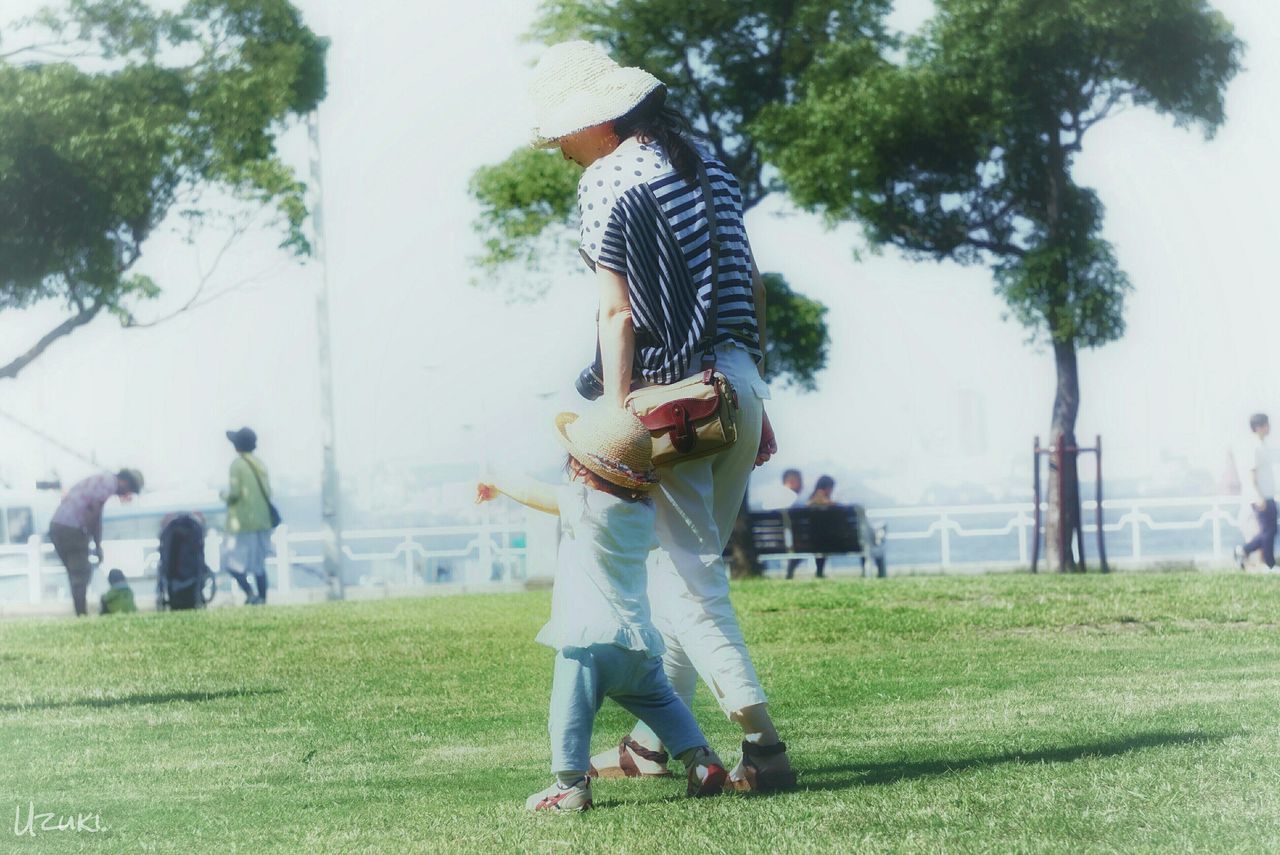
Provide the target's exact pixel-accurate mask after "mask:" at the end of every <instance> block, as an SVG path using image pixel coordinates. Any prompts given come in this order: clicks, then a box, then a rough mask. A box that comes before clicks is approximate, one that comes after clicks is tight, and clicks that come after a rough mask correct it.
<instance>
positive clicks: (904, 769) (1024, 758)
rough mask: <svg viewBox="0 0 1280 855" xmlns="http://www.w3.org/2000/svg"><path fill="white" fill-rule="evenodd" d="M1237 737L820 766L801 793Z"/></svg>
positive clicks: (1172, 736)
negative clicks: (1009, 764) (1012, 764)
mask: <svg viewBox="0 0 1280 855" xmlns="http://www.w3.org/2000/svg"><path fill="white" fill-rule="evenodd" d="M1231 735H1232V734H1217V733H1170V732H1165V731H1155V732H1151V733H1136V734H1133V735H1131V736H1126V737H1123V738H1117V739H1107V740H1102V741H1099V742H1089V743H1085V744H1083V745H1068V746H1064V747H1062V748H1043V749H1040V750H1038V751H1010V752H1007V753H1005V754H992V755H988V756H984V757H961V758H954V759H949V758H939V759H936V760H918V761H895V762H889V763H847V764H841V765H837V766H817V767H812V768H809V769H801V770H800V786H799V788H800V789H802V790H844V789H849V788H850V787H864V786H877V785H881V784H893V783H897V782H898V781H911V780H916V779H919V778H931V777H936V776H939V775H946V774H948V773H951V772H967V771H971V770H974V769H986V768H989V767H991V766H1000V765H1004V764H1006V763H1026V764H1034V763H1071V762H1074V761H1076V760H1085V759H1088V758H1095V757H1116V756H1119V755H1121V754H1128V753H1129V752H1131V751H1141V750H1143V749H1146V748H1164V747H1167V746H1172V745H1197V744H1204V743H1209V742H1221V741H1222V740H1223V739H1226V738H1227V737H1228V736H1231Z"/></svg>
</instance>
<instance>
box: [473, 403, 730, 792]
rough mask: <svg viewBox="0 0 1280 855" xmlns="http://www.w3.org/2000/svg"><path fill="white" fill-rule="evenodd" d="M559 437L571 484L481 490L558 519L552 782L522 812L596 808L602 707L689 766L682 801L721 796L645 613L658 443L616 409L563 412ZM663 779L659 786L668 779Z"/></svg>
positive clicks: (522, 483)
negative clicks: (595, 752)
mask: <svg viewBox="0 0 1280 855" xmlns="http://www.w3.org/2000/svg"><path fill="white" fill-rule="evenodd" d="M556 427H557V428H558V429H559V439H560V442H561V443H562V444H563V445H564V446H565V447H566V448H567V449H568V451H569V460H568V464H567V466H566V469H567V471H568V473H569V483H568V484H565V485H563V486H560V487H558V488H555V487H551V486H550V485H547V484H543V483H541V482H538V481H534V480H532V479H529V478H518V477H507V478H502V479H501V480H498V481H490V482H482V483H480V484H478V485H477V486H476V502H487V501H490V500H491V499H494V498H496V497H497V495H498V493H505V494H506V495H507V496H509V497H510V498H512V499H515V500H516V501H517V502H519V503H520V504H522V505H525V506H527V507H530V508H533V509H534V510H538V511H544V512H546V513H549V514H556V515H558V516H559V517H560V552H559V556H558V560H557V564H556V578H555V587H554V589H553V591H552V594H551V620H550V621H548V622H547V624H546V626H544V627H543V628H542V630H541V632H539V633H538V638H537V640H538V641H539V642H540V643H542V644H545V645H547V646H548V647H551V648H553V649H554V650H555V651H556V659H555V668H554V671H553V676H552V686H551V722H550V727H549V730H550V732H551V770H552V771H553V772H554V773H555V776H556V780H555V781H554V782H553V783H552V784H551V786H549V787H547V788H546V789H545V790H542V791H540V792H537V793H534V794H533V795H532V796H530V797H529V799H528V800H527V801H526V802H525V807H527V808H528V809H529V810H534V811H557V812H563V811H581V810H587V809H588V808H590V807H592V799H591V778H592V777H595V776H596V774H597V773H596V770H595V768H594V767H593V766H592V765H591V761H590V754H591V751H590V749H591V730H592V724H593V722H594V720H595V717H596V713H597V712H599V710H600V706H601V705H602V704H603V703H604V699H605V698H606V697H609V698H613V699H614V700H615V701H617V702H618V704H619V705H620V706H622V707H623V708H624V709H626V710H627V711H628V712H630V713H631V714H632V715H634V716H636V717H637V718H639V719H640V720H641V721H643V722H644V723H645V724H646V725H648V726H649V727H650V728H652V729H653V731H654V732H655V733H657V734H658V736H659V737H661V739H662V743H663V745H665V746H667V748H668V750H669V751H670V752H671V753H672V754H674V755H675V756H676V757H677V758H678V759H679V760H681V761H682V762H683V763H684V765H685V771H686V778H687V788H686V790H685V792H686V795H689V796H709V795H715V794H718V793H720V792H721V791H722V790H723V789H724V785H725V782H726V780H727V779H728V777H729V772H728V770H727V769H725V767H724V764H723V763H722V762H721V761H720V758H719V757H717V756H716V754H715V752H714V751H712V750H711V749H710V748H708V747H707V740H706V737H704V736H703V735H702V730H701V729H700V728H699V727H698V723H697V722H696V721H695V720H694V718H693V713H692V712H690V710H689V708H688V707H687V706H685V703H684V701H682V700H681V699H680V698H679V697H678V696H677V695H676V693H675V690H674V689H672V688H671V683H670V682H669V681H668V680H667V676H666V674H665V673H664V672H663V670H662V654H663V653H664V652H665V651H666V646H665V645H664V644H663V641H662V634H661V633H659V632H658V630H657V628H656V627H654V625H653V621H652V619H651V618H650V613H649V598H648V594H647V586H648V573H647V570H646V567H645V562H646V561H647V559H648V557H649V549H650V547H652V546H653V544H654V541H655V535H654V521H655V511H654V503H653V499H652V498H650V496H649V491H650V490H652V488H653V487H654V485H655V484H657V481H658V478H657V473H656V472H655V471H654V468H653V462H652V455H653V440H652V438H651V437H650V435H649V431H648V429H647V428H645V426H644V425H642V424H641V423H640V420H639V419H637V418H636V417H635V416H634V415H632V414H631V413H629V412H627V411H626V410H620V409H617V408H613V407H598V408H597V409H596V410H594V411H592V412H590V413H588V414H587V415H584V416H581V417H580V416H578V415H576V414H574V413H561V414H560V415H559V416H558V417H557V418H556ZM627 741H630V740H624V742H627ZM627 748H628V749H629V750H630V751H631V752H634V753H637V754H639V755H640V756H642V757H644V756H645V755H646V754H649V753H650V752H647V751H646V749H644V748H643V747H642V746H639V745H634V746H627ZM624 753H625V752H624ZM655 754H656V752H655ZM627 756H630V755H627ZM646 759H648V758H646ZM662 772H663V774H662V775H654V777H660V776H670V774H671V773H670V772H667V771H666V769H665V768H664V769H663V770H662Z"/></svg>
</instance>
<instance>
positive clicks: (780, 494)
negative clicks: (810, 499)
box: [760, 469, 804, 511]
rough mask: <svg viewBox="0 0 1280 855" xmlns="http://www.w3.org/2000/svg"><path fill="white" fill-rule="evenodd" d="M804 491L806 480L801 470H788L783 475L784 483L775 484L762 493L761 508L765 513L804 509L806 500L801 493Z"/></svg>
mask: <svg viewBox="0 0 1280 855" xmlns="http://www.w3.org/2000/svg"><path fill="white" fill-rule="evenodd" d="M803 489H804V478H803V477H802V476H801V475H800V470H799V469H788V470H787V471H786V472H783V473H782V483H781V484H774V485H773V486H772V487H766V488H765V489H763V490H761V491H760V508H761V510H765V511H785V510H789V509H791V508H803V507H804V499H802V498H801V497H800V491H801V490H803Z"/></svg>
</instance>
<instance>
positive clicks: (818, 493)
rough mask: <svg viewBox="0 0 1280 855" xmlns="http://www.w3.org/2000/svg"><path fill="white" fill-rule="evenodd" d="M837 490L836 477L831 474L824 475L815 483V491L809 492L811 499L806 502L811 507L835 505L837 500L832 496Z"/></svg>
mask: <svg viewBox="0 0 1280 855" xmlns="http://www.w3.org/2000/svg"><path fill="white" fill-rule="evenodd" d="M835 490H836V479H834V478H832V477H831V476H830V475H823V476H822V477H821V478H819V479H818V481H817V483H816V484H814V485H813V492H812V493H810V494H809V501H808V502H806V503H805V504H806V505H808V506H809V507H811V508H825V507H827V506H828V505H834V504H835V500H834V499H832V498H831V494H832V493H834V492H835Z"/></svg>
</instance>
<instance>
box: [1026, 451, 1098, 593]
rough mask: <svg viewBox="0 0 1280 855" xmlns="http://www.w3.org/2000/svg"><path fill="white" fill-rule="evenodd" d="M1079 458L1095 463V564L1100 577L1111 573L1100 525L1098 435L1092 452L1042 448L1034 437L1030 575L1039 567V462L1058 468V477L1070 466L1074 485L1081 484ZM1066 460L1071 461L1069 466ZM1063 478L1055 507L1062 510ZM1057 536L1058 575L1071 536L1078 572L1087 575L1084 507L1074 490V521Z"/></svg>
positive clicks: (1063, 567) (1062, 565)
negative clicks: (1045, 460)
mask: <svg viewBox="0 0 1280 855" xmlns="http://www.w3.org/2000/svg"><path fill="white" fill-rule="evenodd" d="M1081 454H1092V455H1093V461H1094V482H1093V489H1094V508H1095V514H1096V516H1097V519H1096V521H1095V528H1096V530H1097V533H1098V563H1099V566H1100V568H1101V570H1102V572H1103V573H1110V572H1111V567H1110V566H1109V565H1108V564H1107V544H1106V540H1105V539H1104V537H1103V523H1102V436H1101V435H1100V434H1099V435H1097V436H1096V437H1095V438H1094V446H1093V448H1082V447H1080V446H1078V445H1068V446H1054V445H1050V446H1045V447H1041V445H1040V437H1039V436H1037V437H1036V442H1035V451H1034V452H1033V453H1032V457H1031V471H1032V473H1033V476H1032V481H1033V490H1034V493H1035V498H1034V499H1033V501H1032V506H1033V508H1034V514H1035V521H1034V524H1033V525H1032V527H1031V531H1032V546H1031V572H1032V573H1037V572H1039V564H1040V529H1041V525H1042V522H1043V520H1042V517H1041V514H1040V504H1041V497H1040V458H1042V457H1046V458H1048V459H1049V468H1050V469H1053V468H1054V467H1056V468H1057V470H1058V472H1059V473H1062V472H1063V471H1064V469H1063V467H1064V466H1065V465H1070V466H1071V467H1072V468H1074V469H1075V471H1076V483H1077V484H1079V481H1080V470H1079V465H1078V464H1079V460H1080V455H1081ZM1068 460H1069V461H1070V462H1069V463H1068ZM1062 501H1063V495H1062V477H1061V474H1059V477H1058V507H1059V508H1061V507H1062ZM1058 536H1059V537H1060V538H1061V539H1062V542H1061V544H1060V547H1061V548H1060V549H1059V550H1058V572H1059V573H1061V572H1064V571H1065V570H1066V555H1067V552H1069V551H1070V549H1071V538H1072V537H1073V536H1074V537H1075V541H1076V550H1077V552H1078V553H1079V555H1080V572H1081V573H1085V572H1087V571H1088V565H1087V564H1086V562H1085V554H1084V503H1083V501H1082V500H1081V498H1080V491H1079V490H1078V489H1077V490H1076V521H1075V525H1074V526H1072V530H1071V531H1064V530H1063V529H1062V528H1059V530H1058Z"/></svg>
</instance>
